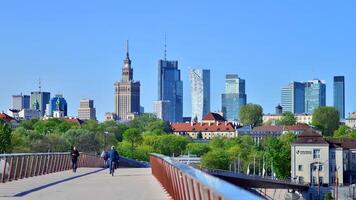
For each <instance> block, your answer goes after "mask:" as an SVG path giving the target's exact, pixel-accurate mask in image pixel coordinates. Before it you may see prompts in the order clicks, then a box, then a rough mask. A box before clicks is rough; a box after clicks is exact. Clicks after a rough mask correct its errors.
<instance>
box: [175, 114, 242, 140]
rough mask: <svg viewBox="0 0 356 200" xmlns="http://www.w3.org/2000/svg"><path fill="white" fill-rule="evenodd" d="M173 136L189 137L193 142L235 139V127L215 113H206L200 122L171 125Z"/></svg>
mask: <svg viewBox="0 0 356 200" xmlns="http://www.w3.org/2000/svg"><path fill="white" fill-rule="evenodd" d="M171 129H172V131H173V134H175V135H182V136H189V137H190V138H192V139H193V140H211V139H213V138H217V137H219V138H224V137H225V138H234V137H236V132H235V125H234V124H233V123H232V122H227V121H226V120H225V119H224V118H223V117H222V116H221V115H219V114H217V113H208V114H207V115H206V116H205V117H204V118H203V119H202V121H200V122H181V123H172V124H171Z"/></svg>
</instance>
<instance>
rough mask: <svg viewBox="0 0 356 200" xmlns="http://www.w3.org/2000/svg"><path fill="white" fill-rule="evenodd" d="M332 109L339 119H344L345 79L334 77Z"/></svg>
mask: <svg viewBox="0 0 356 200" xmlns="http://www.w3.org/2000/svg"><path fill="white" fill-rule="evenodd" d="M334 107H335V108H336V110H337V111H338V112H339V116H340V119H345V77H344V76H334Z"/></svg>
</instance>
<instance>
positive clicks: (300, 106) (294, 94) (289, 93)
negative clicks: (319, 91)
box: [281, 81, 305, 113]
mask: <svg viewBox="0 0 356 200" xmlns="http://www.w3.org/2000/svg"><path fill="white" fill-rule="evenodd" d="M304 96H305V89H304V83H301V82H295V81H294V82H291V83H289V84H288V85H287V86H285V87H283V88H282V90H281V106H282V107H283V111H284V112H287V111H288V112H292V113H304V107H305V98H304Z"/></svg>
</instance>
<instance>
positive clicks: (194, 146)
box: [186, 142, 211, 157]
mask: <svg viewBox="0 0 356 200" xmlns="http://www.w3.org/2000/svg"><path fill="white" fill-rule="evenodd" d="M210 150H211V149H210V147H209V144H207V143H197V142H192V143H189V144H187V147H186V151H187V153H188V152H189V153H190V154H195V155H197V156H199V157H200V156H202V155H204V154H206V153H208V152H209V151H210Z"/></svg>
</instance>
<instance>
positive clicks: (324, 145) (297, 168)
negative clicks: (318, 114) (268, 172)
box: [291, 129, 356, 186]
mask: <svg viewBox="0 0 356 200" xmlns="http://www.w3.org/2000/svg"><path fill="white" fill-rule="evenodd" d="M291 172H292V180H294V181H296V182H300V183H310V184H312V185H318V184H319V183H320V185H335V183H336V178H338V180H339V185H341V186H342V185H345V184H350V183H355V181H356V139H351V138H343V139H326V138H323V137H322V135H321V134H319V133H316V132H315V131H313V130H312V129H309V130H307V131H305V132H304V133H302V134H300V135H299V136H298V138H297V140H296V141H295V142H294V143H292V146H291Z"/></svg>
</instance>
